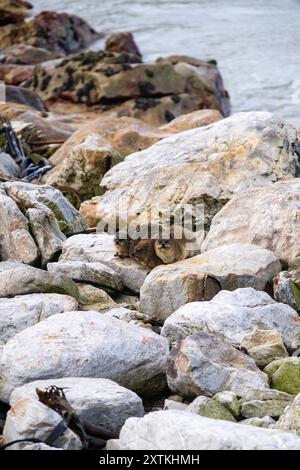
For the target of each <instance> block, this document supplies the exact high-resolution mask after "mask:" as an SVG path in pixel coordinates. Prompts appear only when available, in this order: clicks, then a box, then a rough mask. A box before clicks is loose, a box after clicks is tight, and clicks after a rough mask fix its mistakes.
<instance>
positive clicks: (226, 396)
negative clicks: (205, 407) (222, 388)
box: [213, 392, 241, 418]
mask: <svg viewBox="0 0 300 470" xmlns="http://www.w3.org/2000/svg"><path fill="white" fill-rule="evenodd" d="M213 399H214V400H216V401H218V402H219V403H221V405H223V406H224V407H225V408H226V409H227V410H228V411H230V413H231V414H232V415H233V416H234V417H235V418H238V417H239V416H240V408H241V405H240V403H239V399H238V397H237V395H236V394H235V393H234V392H219V393H216V395H214V396H213Z"/></svg>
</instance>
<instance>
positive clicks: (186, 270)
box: [141, 244, 280, 319]
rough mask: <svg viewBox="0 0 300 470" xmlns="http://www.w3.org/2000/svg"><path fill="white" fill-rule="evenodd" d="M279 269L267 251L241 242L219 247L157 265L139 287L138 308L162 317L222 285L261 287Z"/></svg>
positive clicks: (153, 315)
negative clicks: (139, 299) (168, 263)
mask: <svg viewBox="0 0 300 470" xmlns="http://www.w3.org/2000/svg"><path fill="white" fill-rule="evenodd" d="M279 270H280V263H279V261H278V260H277V258H276V256H274V255H273V253H271V252H270V251H268V250H264V249H261V248H259V247H257V246H254V245H243V244H233V245H228V246H220V247H219V248H215V249H214V250H210V251H208V252H206V253H202V254H201V255H198V256H194V257H192V258H189V259H187V260H184V261H179V262H177V263H173V264H170V265H167V266H162V267H160V266H159V267H157V268H156V269H155V270H154V271H152V272H151V273H150V274H149V276H148V277H147V278H146V280H145V283H144V284H143V287H142V289H141V308H142V311H143V312H144V313H146V314H147V315H150V316H152V317H154V318H157V319H165V318H167V317H168V316H169V315H170V314H171V313H172V312H174V311H175V310H176V309H177V308H179V307H180V306H182V305H184V304H186V303H188V302H193V301H197V300H211V299H212V298H213V297H214V295H216V294H217V293H218V291H219V290H220V289H221V288H222V289H228V290H234V289H237V288H240V287H254V288H255V289H258V290H264V288H265V287H266V284H267V282H268V281H271V280H272V278H273V277H274V276H275V275H276V273H278V272H279ZM207 275H208V277H207Z"/></svg>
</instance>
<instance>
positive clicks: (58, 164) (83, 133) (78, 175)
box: [43, 117, 169, 199]
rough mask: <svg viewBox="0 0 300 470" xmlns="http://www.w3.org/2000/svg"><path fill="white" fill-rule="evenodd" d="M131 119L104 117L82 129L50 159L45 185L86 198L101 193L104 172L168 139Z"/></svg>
mask: <svg viewBox="0 0 300 470" xmlns="http://www.w3.org/2000/svg"><path fill="white" fill-rule="evenodd" d="M168 135H169V134H168V132H167V131H162V130H158V129H155V128H153V127H151V126H148V125H147V124H145V123H143V122H142V121H139V120H138V119H133V118H126V117H123V118H117V119H116V118H104V117H99V118H97V119H96V120H94V121H92V122H89V123H88V124H86V125H83V126H81V127H80V128H79V129H78V131H77V132H75V133H74V134H73V135H72V136H71V137H70V138H69V139H68V140H67V141H66V142H65V143H64V145H62V146H61V147H60V149H59V150H58V151H57V152H55V154H54V155H53V156H52V157H51V159H50V162H51V163H52V164H53V165H54V168H53V169H52V170H50V172H48V173H47V174H46V175H45V176H44V177H43V181H44V182H45V183H48V184H51V185H54V186H57V185H60V186H63V185H67V186H71V187H72V188H74V189H77V190H78V191H79V192H80V193H81V194H82V196H83V197H84V198H85V199H88V198H90V197H92V196H96V195H97V194H101V190H100V181H101V179H102V178H103V176H104V175H105V173H106V172H107V171H108V170H109V169H110V168H111V167H112V166H114V165H116V164H117V163H119V162H120V161H122V160H123V159H124V158H125V157H126V156H127V155H128V154H130V153H133V152H136V151H139V150H143V149H145V148H148V147H150V146H151V145H152V144H154V143H155V142H157V141H158V140H160V139H162V138H163V137H166V136H168Z"/></svg>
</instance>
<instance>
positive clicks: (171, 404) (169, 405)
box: [164, 400, 188, 411]
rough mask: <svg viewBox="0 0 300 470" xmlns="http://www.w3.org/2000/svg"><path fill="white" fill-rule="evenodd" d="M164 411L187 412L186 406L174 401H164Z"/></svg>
mask: <svg viewBox="0 0 300 470" xmlns="http://www.w3.org/2000/svg"><path fill="white" fill-rule="evenodd" d="M164 410H182V411H188V405H186V404H185V403H181V402H179V401H174V400H165V403H164Z"/></svg>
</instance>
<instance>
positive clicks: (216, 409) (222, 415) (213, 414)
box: [186, 396, 235, 422]
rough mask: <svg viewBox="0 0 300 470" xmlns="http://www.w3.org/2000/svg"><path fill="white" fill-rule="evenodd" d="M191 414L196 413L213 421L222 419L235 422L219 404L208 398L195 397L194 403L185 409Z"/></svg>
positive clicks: (228, 412)
mask: <svg viewBox="0 0 300 470" xmlns="http://www.w3.org/2000/svg"><path fill="white" fill-rule="evenodd" d="M186 411H189V412H191V413H197V414H198V415H200V416H206V417H207V418H213V419H223V420H226V421H233V422H235V419H234V417H233V416H232V414H231V413H230V411H228V409H226V408H225V406H223V405H221V403H220V402H218V401H216V400H213V399H212V398H208V397H201V396H200V397H197V398H195V400H194V401H192V403H191V404H190V405H189V406H188V407H187V410H186Z"/></svg>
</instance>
